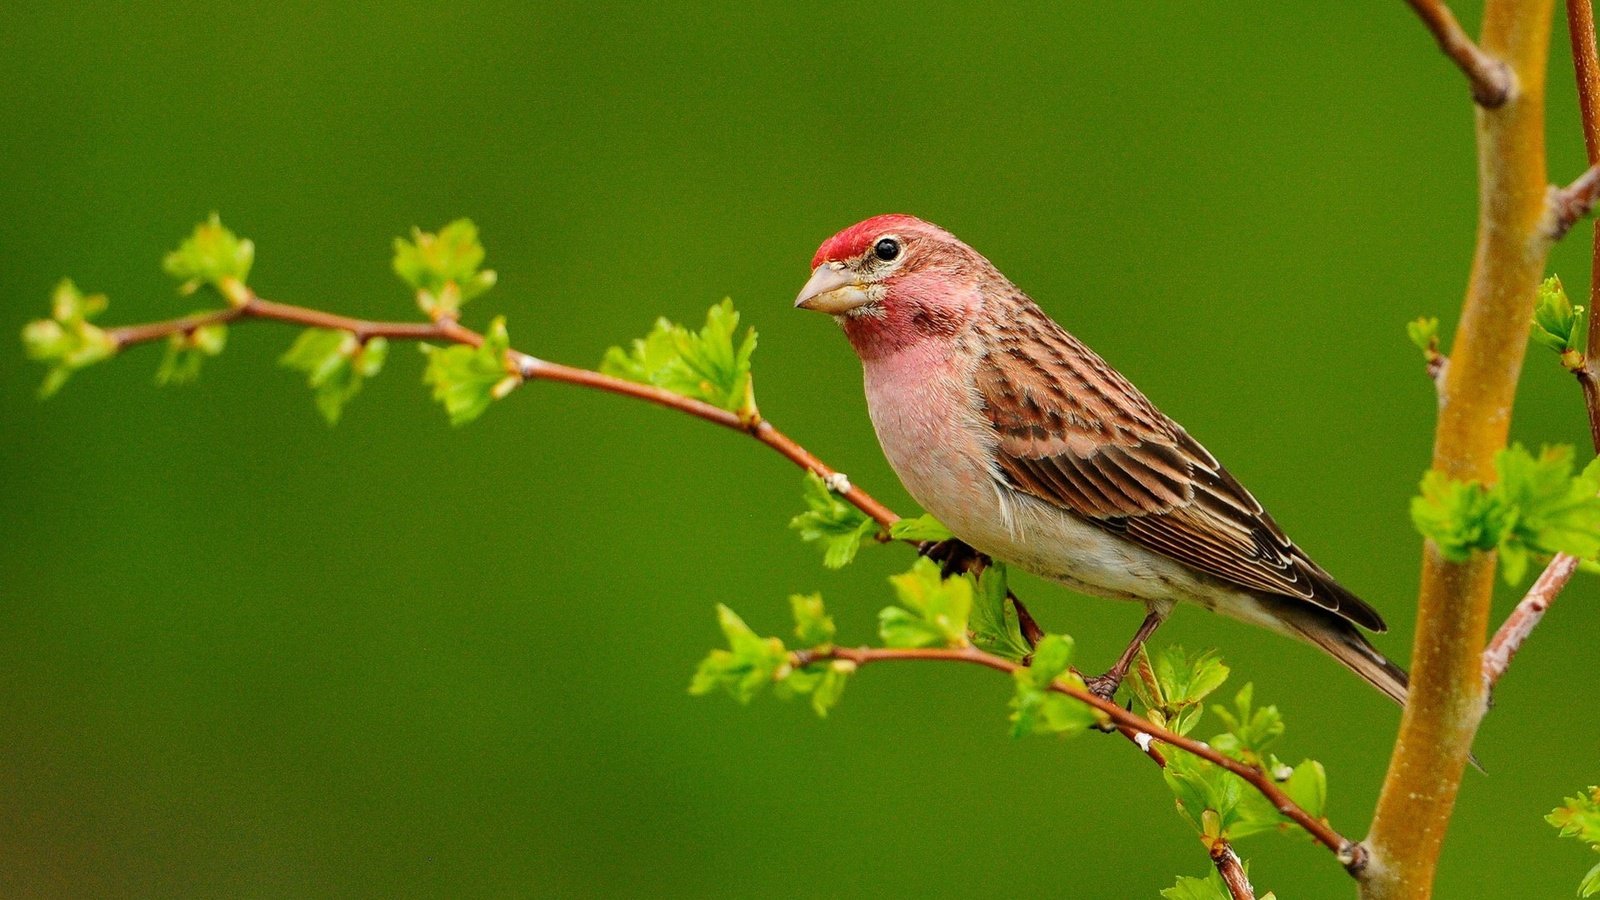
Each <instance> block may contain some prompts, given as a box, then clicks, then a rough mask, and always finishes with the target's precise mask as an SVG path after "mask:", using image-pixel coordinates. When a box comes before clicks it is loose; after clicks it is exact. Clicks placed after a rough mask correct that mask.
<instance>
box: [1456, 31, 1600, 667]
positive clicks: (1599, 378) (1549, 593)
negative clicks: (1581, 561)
mask: <svg viewBox="0 0 1600 900" xmlns="http://www.w3.org/2000/svg"><path fill="white" fill-rule="evenodd" d="M1567 31H1568V33H1569V35H1570V37H1571V39H1572V67H1573V74H1574V75H1575V76H1576V77H1577V81H1578V105H1579V109H1580V110H1581V111H1582V115H1583V142H1584V146H1585V148H1586V149H1587V151H1588V154H1589V162H1590V164H1591V165H1593V164H1595V163H1596V162H1600V52H1597V50H1596V47H1595V32H1594V8H1593V7H1592V6H1591V4H1590V0H1567ZM1594 171H1595V169H1594V168H1591V169H1590V170H1589V172H1588V173H1585V174H1586V175H1588V174H1591V173H1593V172H1594ZM1592 257H1593V260H1592V263H1591V268H1590V281H1589V325H1588V328H1589V334H1588V339H1587V345H1586V347H1585V350H1584V356H1583V362H1582V364H1581V365H1579V366H1577V367H1576V368H1574V369H1573V370H1572V374H1573V375H1575V376H1577V379H1578V384H1579V385H1580V386H1581V387H1582V388H1583V403H1584V408H1585V410H1586V412H1587V413H1588V418H1589V439H1590V442H1591V443H1592V444H1593V446H1594V451H1595V453H1597V454H1600V371H1597V370H1596V367H1595V360H1596V359H1597V358H1600V321H1597V320H1596V316H1595V312H1596V309H1595V303H1596V302H1600V227H1596V229H1595V235H1594V249H1593V251H1592ZM1577 570H1578V559H1577V558H1576V557H1574V556H1571V555H1568V554H1566V553H1558V554H1556V555H1555V557H1554V558H1552V559H1551V560H1550V563H1549V564H1548V565H1546V566H1545V569H1544V571H1543V572H1541V573H1540V574H1539V577H1538V579H1537V580H1535V581H1534V583H1533V586H1532V587H1530V588H1528V593H1527V594H1525V595H1524V596H1523V598H1522V600H1521V601H1520V602H1518V603H1517V605H1516V608H1515V609H1513V610H1512V611H1511V615H1509V616H1507V617H1506V620H1505V622H1504V623H1503V624H1502V625H1501V626H1500V629H1499V630H1498V631H1496V632H1495V634H1494V638H1493V639H1491V640H1490V641H1489V646H1488V647H1487V648H1486V649H1485V650H1484V651H1483V680H1484V685H1485V687H1487V688H1491V689H1492V688H1493V687H1494V686H1495V684H1496V683H1497V682H1499V681H1500V677H1501V676H1502V675H1504V674H1505V673H1506V669H1507V668H1508V667H1509V666H1510V665H1511V659H1512V657H1514V656H1516V654H1517V651H1518V650H1519V649H1521V647H1522V643H1523V641H1526V640H1527V639H1528V635H1529V634H1532V633H1533V629H1534V628H1535V627H1537V626H1538V624H1539V621H1540V620H1541V619H1543V618H1544V614H1545V612H1546V611H1548V610H1549V609H1550V604H1551V603H1554V602H1555V599H1556V597H1558V596H1560V595H1561V591H1562V589H1564V588H1565V587H1566V586H1567V582H1568V581H1571V580H1572V575H1573V573H1574V572H1576V571H1577Z"/></svg>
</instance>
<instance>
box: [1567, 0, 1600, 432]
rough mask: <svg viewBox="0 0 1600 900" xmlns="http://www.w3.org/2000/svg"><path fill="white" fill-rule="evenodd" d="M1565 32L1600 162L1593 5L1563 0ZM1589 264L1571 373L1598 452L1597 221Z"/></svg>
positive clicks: (1589, 143) (1599, 61)
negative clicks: (1581, 339) (1582, 332)
mask: <svg viewBox="0 0 1600 900" xmlns="http://www.w3.org/2000/svg"><path fill="white" fill-rule="evenodd" d="M1567 34H1568V36H1569V37H1570V38H1571V41H1572V70H1573V75H1574V76H1575V77H1576V79H1577V82H1578V111H1579V113H1580V114H1581V116H1582V119H1583V146H1584V149H1585V150H1586V151H1587V152H1588V154H1589V165H1591V166H1593V165H1595V164H1596V163H1600V50H1597V49H1596V47H1595V33H1594V7H1593V6H1592V5H1591V3H1590V0H1567ZM1591 247H1592V249H1591V253H1590V264H1589V337H1588V341H1587V345H1586V347H1585V349H1584V354H1583V365H1582V366H1580V367H1579V368H1578V369H1577V370H1576V371H1574V372H1573V374H1574V375H1576V376H1577V377H1578V384H1579V385H1581V386H1582V387H1583V400H1584V405H1585V406H1586V407H1587V409H1588V411H1589V438H1590V440H1591V441H1593V443H1594V447H1595V452H1596V453H1600V371H1597V369H1596V366H1597V365H1600V320H1597V319H1596V318H1595V314H1596V312H1600V306H1597V304H1600V224H1596V225H1595V227H1594V229H1593V236H1592V238H1591Z"/></svg>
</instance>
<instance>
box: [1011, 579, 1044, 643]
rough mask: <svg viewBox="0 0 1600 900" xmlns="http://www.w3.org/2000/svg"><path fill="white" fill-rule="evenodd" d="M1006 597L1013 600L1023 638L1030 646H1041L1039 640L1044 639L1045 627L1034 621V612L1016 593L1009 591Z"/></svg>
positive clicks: (1012, 605) (1012, 604) (1012, 603)
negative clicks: (1023, 603) (1029, 609)
mask: <svg viewBox="0 0 1600 900" xmlns="http://www.w3.org/2000/svg"><path fill="white" fill-rule="evenodd" d="M1006 599H1007V600H1010V601H1011V607H1012V609H1015V610H1016V611H1017V627H1018V630H1020V631H1021V632H1022V639H1023V640H1025V641H1027V642H1028V646H1029V647H1030V648H1032V647H1037V646H1039V642H1040V641H1042V640H1044V629H1043V628H1040V627H1039V623H1038V622H1036V621H1034V619H1033V613H1030V612H1028V608H1027V607H1026V606H1023V605H1022V601H1021V600H1018V599H1017V595H1016V594H1013V593H1011V592H1010V591H1007V592H1006Z"/></svg>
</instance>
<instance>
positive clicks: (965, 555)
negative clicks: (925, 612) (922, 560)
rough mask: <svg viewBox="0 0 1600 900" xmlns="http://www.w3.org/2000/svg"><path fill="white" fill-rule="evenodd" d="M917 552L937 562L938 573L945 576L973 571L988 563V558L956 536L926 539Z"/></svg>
mask: <svg viewBox="0 0 1600 900" xmlns="http://www.w3.org/2000/svg"><path fill="white" fill-rule="evenodd" d="M917 552H918V553H921V554H922V555H923V556H926V557H927V558H929V559H931V560H933V561H934V562H936V563H938V564H939V574H941V575H943V576H944V577H946V578H949V577H950V576H952V575H960V574H962V573H963V572H974V571H979V570H981V569H982V568H983V567H984V566H985V565H988V563H989V558H988V557H987V556H984V555H983V554H982V553H979V552H978V551H977V550H974V549H973V548H972V545H971V544H968V543H966V542H965V541H962V540H958V539H956V538H948V539H946V540H942V541H927V542H925V543H923V544H922V545H921V546H920V547H918V548H917Z"/></svg>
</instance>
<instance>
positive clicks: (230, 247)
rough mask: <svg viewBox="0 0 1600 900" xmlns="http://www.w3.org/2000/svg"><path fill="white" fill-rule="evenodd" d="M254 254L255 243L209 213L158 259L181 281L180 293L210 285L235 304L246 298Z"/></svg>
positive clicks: (164, 267) (187, 292)
mask: <svg viewBox="0 0 1600 900" xmlns="http://www.w3.org/2000/svg"><path fill="white" fill-rule="evenodd" d="M255 258H256V245H255V244H254V243H253V242H251V241H249V240H247V239H243V238H240V237H239V236H238V235H236V234H234V233H233V232H232V231H231V230H229V229H228V228H227V227H226V226H224V225H223V224H222V220H221V219H219V218H218V217H217V214H216V213H212V214H211V217H210V218H209V219H207V220H206V221H204V222H201V223H200V224H198V225H196V226H195V227H194V231H193V232H191V233H190V235H189V236H188V237H187V238H185V239H184V240H183V242H182V243H180V244H179V245H178V248H177V249H176V250H173V251H172V252H171V253H168V254H167V255H166V257H165V258H164V259H162V261H161V268H162V269H163V270H165V271H166V273H167V274H168V275H171V276H172V277H173V278H176V279H177V280H178V281H179V282H181V285H180V286H179V288H178V290H179V292H180V293H182V294H185V295H188V294H192V293H194V292H195V291H197V290H199V289H200V288H202V287H205V286H210V287H211V288H213V289H215V290H216V291H217V293H219V294H221V295H222V296H223V297H224V298H226V299H227V300H228V302H230V303H232V304H234V305H236V306H237V305H240V304H242V303H244V302H246V301H247V300H248V299H249V292H248V291H247V290H245V288H244V283H245V281H246V280H247V279H248V278H249V276H250V267H251V266H252V265H254V264H255Z"/></svg>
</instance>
